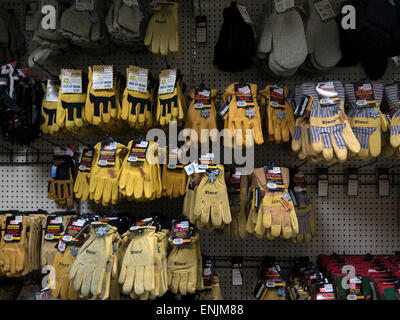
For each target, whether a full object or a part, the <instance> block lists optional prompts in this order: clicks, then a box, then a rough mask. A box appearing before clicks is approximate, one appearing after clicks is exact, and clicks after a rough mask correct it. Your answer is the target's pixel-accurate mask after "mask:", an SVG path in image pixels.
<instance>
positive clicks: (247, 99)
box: [235, 84, 254, 108]
mask: <svg viewBox="0 0 400 320" xmlns="http://www.w3.org/2000/svg"><path fill="white" fill-rule="evenodd" d="M235 95H236V104H237V106H238V108H251V107H253V108H254V102H253V96H252V92H251V89H250V86H248V85H245V86H243V87H241V86H239V85H238V84H235Z"/></svg>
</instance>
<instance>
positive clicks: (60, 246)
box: [57, 239, 65, 252]
mask: <svg viewBox="0 0 400 320" xmlns="http://www.w3.org/2000/svg"><path fill="white" fill-rule="evenodd" d="M57 249H58V251H60V252H64V251H65V242H63V241H61V239H60V241H58V245H57Z"/></svg>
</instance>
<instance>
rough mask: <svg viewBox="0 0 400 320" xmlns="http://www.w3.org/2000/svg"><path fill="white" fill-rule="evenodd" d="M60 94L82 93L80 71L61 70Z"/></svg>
mask: <svg viewBox="0 0 400 320" xmlns="http://www.w3.org/2000/svg"><path fill="white" fill-rule="evenodd" d="M61 92H62V93H82V72H81V70H61Z"/></svg>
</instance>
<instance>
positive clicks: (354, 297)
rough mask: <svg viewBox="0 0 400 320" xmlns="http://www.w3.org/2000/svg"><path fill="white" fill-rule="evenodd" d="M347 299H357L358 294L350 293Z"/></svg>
mask: <svg viewBox="0 0 400 320" xmlns="http://www.w3.org/2000/svg"><path fill="white" fill-rule="evenodd" d="M347 300H352V301H354V300H357V296H356V295H355V294H349V295H348V296H347Z"/></svg>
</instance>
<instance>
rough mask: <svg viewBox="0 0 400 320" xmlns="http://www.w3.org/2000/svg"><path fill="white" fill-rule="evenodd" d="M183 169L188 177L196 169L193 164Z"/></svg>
mask: <svg viewBox="0 0 400 320" xmlns="http://www.w3.org/2000/svg"><path fill="white" fill-rule="evenodd" d="M184 169H185V171H186V174H187V175H188V176H190V175H192V174H193V173H195V172H196V168H195V164H194V163H191V164H188V165H187V166H185V168H184Z"/></svg>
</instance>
